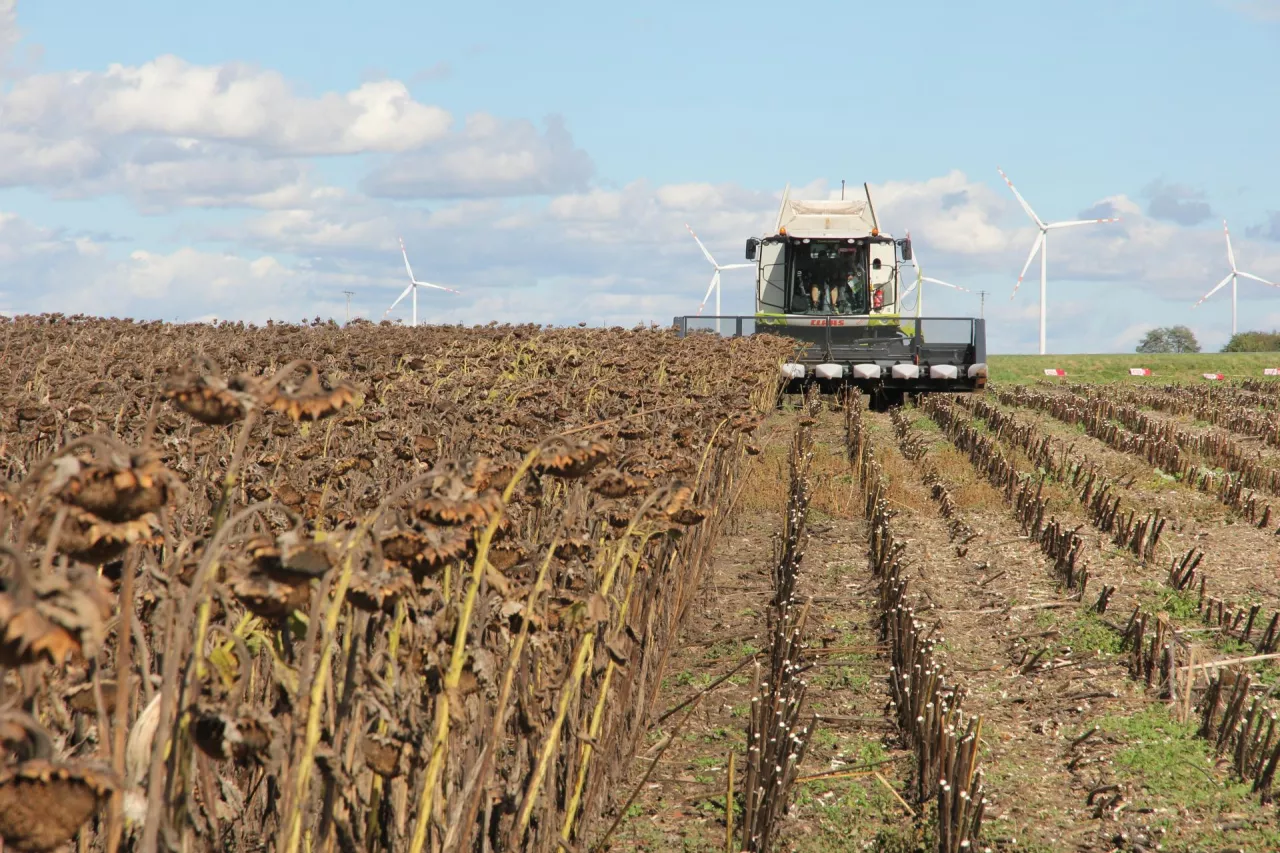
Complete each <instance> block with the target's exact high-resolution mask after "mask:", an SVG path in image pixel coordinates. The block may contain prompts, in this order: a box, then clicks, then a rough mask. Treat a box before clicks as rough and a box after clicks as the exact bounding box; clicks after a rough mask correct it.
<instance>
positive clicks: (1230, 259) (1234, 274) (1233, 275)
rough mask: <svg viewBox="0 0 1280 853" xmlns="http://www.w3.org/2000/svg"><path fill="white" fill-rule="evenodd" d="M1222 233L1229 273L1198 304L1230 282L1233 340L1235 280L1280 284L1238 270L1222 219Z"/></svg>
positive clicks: (1234, 328)
mask: <svg viewBox="0 0 1280 853" xmlns="http://www.w3.org/2000/svg"><path fill="white" fill-rule="evenodd" d="M1222 233H1223V234H1224V235H1225V236H1226V238H1227V263H1229V264H1231V272H1229V273H1227V275H1226V277H1225V278H1223V279H1222V281H1220V282H1218V283H1217V284H1216V285H1214V288H1213V290H1210V291H1209V292H1208V293H1206V294H1205V295H1204V296H1201V297H1200V302H1204V301H1205V300H1206V299H1208V298H1209V297H1210V296H1213V294H1215V293H1217V292H1218V291H1219V290H1221V289H1222V286H1223V285H1224V284H1226V283H1227V282H1231V337H1233V338H1234V337H1235V336H1236V283H1237V279H1241V278H1247V279H1251V280H1252V281H1257V282H1261V283H1262V284H1269V285H1271V286H1272V287H1280V284H1276V283H1275V282H1274V281H1267V280H1266V279H1265V278H1259V277H1258V276H1256V275H1254V274H1253V273H1250V272H1244V271H1243V270H1241V269H1239V268H1238V267H1237V266H1236V253H1235V252H1234V251H1232V249H1231V232H1230V231H1228V230H1227V220H1225V219H1224V220H1222ZM1200 302H1197V303H1196V304H1195V305H1192V306H1191V307H1192V308H1198V307H1200Z"/></svg>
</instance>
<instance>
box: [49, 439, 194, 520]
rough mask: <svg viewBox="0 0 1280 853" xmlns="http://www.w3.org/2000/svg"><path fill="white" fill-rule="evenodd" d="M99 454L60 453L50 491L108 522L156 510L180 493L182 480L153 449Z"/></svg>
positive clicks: (55, 462) (138, 516)
mask: <svg viewBox="0 0 1280 853" xmlns="http://www.w3.org/2000/svg"><path fill="white" fill-rule="evenodd" d="M98 457H99V458H96V459H84V458H77V456H75V455H70V454H69V455H66V456H61V457H59V458H58V459H56V460H54V462H53V466H52V468H53V471H54V475H53V477H52V478H51V482H50V483H49V486H50V489H51V491H52V492H53V493H54V494H56V495H57V497H58V498H59V499H61V500H63V501H65V502H66V503H69V504H72V505H74V506H78V507H80V508H81V509H83V510H87V511H88V512H91V513H93V514H94V515H96V516H98V517H99V518H102V519H104V520H106V521H110V522H125V521H132V520H135V519H138V518H141V517H142V516H143V515H146V514H147V513H154V512H158V511H159V510H160V509H161V508H162V507H164V506H165V505H167V504H169V503H170V502H171V500H172V499H173V498H175V497H177V496H179V495H180V494H181V492H182V491H183V489H182V481H181V480H179V479H178V477H177V475H175V474H174V473H173V472H172V471H170V470H169V469H168V468H166V467H164V465H162V464H161V463H160V459H159V457H158V456H157V455H156V454H155V453H153V452H145V453H137V454H134V453H130V454H127V455H126V454H124V453H121V452H104V453H99V454H98Z"/></svg>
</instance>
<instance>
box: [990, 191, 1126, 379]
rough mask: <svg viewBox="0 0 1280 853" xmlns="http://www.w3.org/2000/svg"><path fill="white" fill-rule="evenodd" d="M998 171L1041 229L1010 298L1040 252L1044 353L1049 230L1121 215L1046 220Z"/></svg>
mask: <svg viewBox="0 0 1280 853" xmlns="http://www.w3.org/2000/svg"><path fill="white" fill-rule="evenodd" d="M996 171H997V172H999V173H1000V177H1002V178H1004V182H1005V183H1006V184H1008V185H1009V189H1011V190H1013V195H1014V197H1015V198H1016V199H1017V200H1018V204H1020V205H1022V209H1023V210H1025V211H1026V212H1027V216H1029V217H1031V221H1032V222H1034V223H1035V224H1036V227H1037V228H1039V229H1040V233H1039V234H1038V235H1037V236H1036V241H1035V242H1034V243H1032V244H1031V254H1029V255H1027V262H1026V263H1025V264H1023V265H1022V272H1021V273H1019V274H1018V283H1017V284H1015V285H1014V286H1013V294H1012V295H1011V296H1010V297H1009V299H1010V300H1012V299H1013V297H1014V296H1017V295H1018V288H1019V287H1021V286H1022V279H1023V278H1025V277H1026V275H1027V270H1028V269H1029V268H1030V267H1031V262H1032V261H1033V260H1035V257H1036V252H1039V253H1040V354H1041V355H1044V315H1045V290H1046V289H1047V288H1046V284H1047V281H1048V278H1049V232H1050V231H1051V230H1053V229H1054V228H1071V227H1073V226H1076V225H1099V224H1101V223H1104V222H1119V221H1120V217H1118V216H1116V217H1113V218H1110V219H1071V220H1065V221H1063V222H1045V221H1044V220H1042V219H1041V218H1040V217H1039V216H1036V212H1035V211H1034V210H1032V209H1031V205H1029V204H1027V200H1026V199H1024V198H1023V197H1022V194H1021V193H1019V192H1018V190H1017V188H1016V187H1015V186H1014V185H1013V181H1011V180H1009V176H1008V175H1006V174H1005V173H1004V169H1001V168H1000V167H999V166H997V167H996Z"/></svg>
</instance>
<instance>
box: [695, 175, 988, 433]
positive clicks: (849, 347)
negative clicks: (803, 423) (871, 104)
mask: <svg viewBox="0 0 1280 853" xmlns="http://www.w3.org/2000/svg"><path fill="white" fill-rule="evenodd" d="M864 189H866V186H865V184H864ZM746 256H747V260H751V261H755V265H756V313H755V314H754V315H752V316H735V317H706V316H702V317H677V318H676V320H675V324H676V327H677V330H678V332H679V334H681V335H682V336H683V335H685V334H688V333H689V332H692V331H701V330H703V329H706V330H710V329H712V328H714V327H715V326H717V325H719V326H720V327H721V328H723V329H724V331H725V332H726V333H729V334H733V335H743V334H766V333H767V334H775V335H785V336H788V337H792V338H795V339H796V340H797V341H799V346H798V347H797V349H796V356H795V357H794V359H793V360H792V361H790V362H787V363H786V364H784V365H782V371H783V374H784V375H785V376H786V377H787V380H788V382H787V386H788V387H787V390H788V391H789V392H794V391H798V390H801V389H803V388H804V387H806V386H809V385H818V386H820V387H821V389H822V390H823V391H834V390H835V389H836V388H838V387H842V386H843V387H855V388H858V389H860V390H861V391H862V392H863V393H866V394H869V395H871V400H872V406H873V407H874V408H876V409H883V408H887V407H889V406H892V405H895V404H898V403H901V402H902V400H903V397H904V395H905V394H907V393H913V394H914V393H928V392H931V391H935V392H936V391H944V392H964V391H975V390H978V389H980V388H983V387H985V385H986V381H987V365H986V326H985V322H984V321H983V320H981V319H976V318H973V317H903V316H902V315H901V313H900V300H901V295H900V291H901V285H902V275H901V269H900V268H901V265H902V263H903V262H904V261H910V260H911V240H910V238H905V239H900V240H899V239H894V238H893V237H892V236H890V235H888V234H885V233H884V232H882V231H881V230H880V227H879V223H878V222H877V220H876V215H875V208H874V207H873V206H872V204H871V195H870V191H869V190H868V191H867V197H866V198H865V199H858V200H844V199H841V200H820V201H798V200H796V199H793V198H791V196H790V191H789V188H788V190H787V191H785V192H784V193H783V196H782V206H781V208H780V209H779V211H778V221H777V225H775V226H774V230H773V233H772V234H769V235H767V236H764V237H759V238H757V237H752V238H751V239H749V240H747V249H746ZM717 320H719V321H724V322H723V323H719V324H718V323H716V322H715V321H717ZM729 321H732V322H729Z"/></svg>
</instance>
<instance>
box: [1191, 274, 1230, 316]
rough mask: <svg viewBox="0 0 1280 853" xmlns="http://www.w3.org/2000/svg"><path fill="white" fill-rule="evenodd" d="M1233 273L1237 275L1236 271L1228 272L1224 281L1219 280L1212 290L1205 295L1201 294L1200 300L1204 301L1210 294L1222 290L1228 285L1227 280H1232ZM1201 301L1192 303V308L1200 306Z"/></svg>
mask: <svg viewBox="0 0 1280 853" xmlns="http://www.w3.org/2000/svg"><path fill="white" fill-rule="evenodd" d="M1233 275H1235V273H1234V272H1229V273H1227V274H1226V276H1225V277H1224V278H1223V279H1222V281H1220V282H1218V283H1217V284H1216V285H1215V286H1214V288H1213V290H1210V291H1209V292H1208V293H1206V294H1205V295H1204V296H1201V297H1200V302H1204V301H1205V300H1206V299H1208V298H1209V297H1210V296H1213V294H1215V293H1217V292H1218V291H1219V290H1222V288H1224V287H1226V286H1227V282H1229V281H1231V277H1232V276H1233ZM1200 302H1197V303H1196V304H1195V305H1192V306H1191V307H1192V308H1196V307H1198V306H1199V305H1200Z"/></svg>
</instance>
